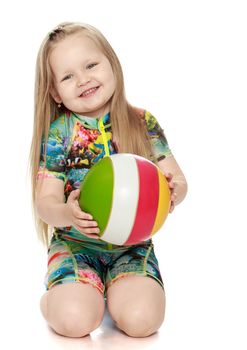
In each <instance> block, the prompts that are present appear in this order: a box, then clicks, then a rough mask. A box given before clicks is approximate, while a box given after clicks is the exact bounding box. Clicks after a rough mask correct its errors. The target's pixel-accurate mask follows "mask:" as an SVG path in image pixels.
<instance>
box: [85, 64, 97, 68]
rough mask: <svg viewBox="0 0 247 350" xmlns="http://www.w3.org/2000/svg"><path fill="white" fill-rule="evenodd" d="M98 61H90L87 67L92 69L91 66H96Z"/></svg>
mask: <svg viewBox="0 0 247 350" xmlns="http://www.w3.org/2000/svg"><path fill="white" fill-rule="evenodd" d="M97 64H98V63H90V64H88V65H87V68H88V69H92V68H93V67H95V66H97Z"/></svg>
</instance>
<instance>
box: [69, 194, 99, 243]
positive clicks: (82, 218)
mask: <svg viewBox="0 0 247 350" xmlns="http://www.w3.org/2000/svg"><path fill="white" fill-rule="evenodd" d="M79 195H80V190H79V189H77V190H74V191H72V192H71V193H70V195H69V197H68V199H67V202H66V205H67V214H68V218H69V221H70V222H71V226H74V227H75V228H76V229H77V230H78V231H79V232H81V233H82V234H83V235H85V236H87V237H89V238H94V239H100V237H99V235H98V234H99V232H100V230H99V227H98V224H97V222H96V221H94V220H93V217H92V215H90V214H88V213H85V212H84V211H82V210H81V208H80V206H79V202H78V198H79Z"/></svg>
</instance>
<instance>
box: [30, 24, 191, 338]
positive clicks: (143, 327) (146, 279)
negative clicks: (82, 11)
mask: <svg viewBox="0 0 247 350" xmlns="http://www.w3.org/2000/svg"><path fill="white" fill-rule="evenodd" d="M40 152H41V155H40ZM116 152H122V153H123V152H125V153H135V154H139V155H141V156H144V157H146V158H148V159H150V160H151V161H153V162H154V163H156V164H157V165H158V166H159V167H160V169H161V170H162V171H163V173H164V176H166V178H167V180H168V182H169V187H170V190H171V208H170V212H172V211H173V209H174V206H175V205H177V204H178V203H180V202H181V201H182V200H183V199H184V197H185V194H186V190H187V185H186V180H185V178H184V175H183V173H182V171H181V169H180V168H179V166H178V164H177V162H176V160H175V159H174V157H173V155H172V153H171V151H170V149H169V146H168V144H167V141H166V138H165V136H164V134H163V131H162V129H161V127H160V125H159V124H158V122H157V120H156V119H155V118H154V116H152V114H151V113H149V112H147V111H144V110H141V109H138V108H135V107H133V106H131V105H130V104H129V103H128V101H127V100H126V97H125V92H124V81H123V73H122V69H121V66H120V63H119V60H118V58H117V56H116V54H115V52H114V51H113V49H112V47H111V46H110V44H109V43H108V41H107V40H106V39H105V38H104V36H103V35H102V34H101V33H100V32H99V31H98V30H97V29H95V28H94V27H92V26H90V25H85V24H78V23H63V24H61V25H59V26H58V27H56V28H55V29H54V30H52V32H50V33H49V34H48V35H47V37H46V38H45V39H44V41H43V43H42V45H41V48H40V51H39V54H38V58H37V68H36V86H35V119H34V132H33V141H32V148H31V168H32V185H33V201H34V210H35V214H36V218H37V228H38V231H39V234H40V237H41V238H42V240H43V241H44V242H45V243H46V245H47V246H48V271H47V274H46V281H45V282H46V288H47V292H46V293H45V295H43V297H42V299H41V311H42V314H43V316H44V317H45V319H46V320H47V322H48V324H49V325H50V326H51V327H52V329H53V330H55V331H56V332H57V333H58V334H61V335H64V336H68V337H82V336H85V335H87V334H89V333H90V332H92V331H93V330H94V329H96V328H97V327H98V326H99V325H100V323H101V321H102V318H103V315H104V308H105V299H106V300H107V306H108V309H109V313H110V315H111V317H112V318H113V320H114V321H115V322H116V325H117V327H119V328H120V329H121V330H123V331H124V332H125V333H126V334H127V335H129V336H133V337H146V336H148V335H151V334H153V333H154V332H156V331H157V330H158V328H159V327H160V325H161V324H162V322H163V319H164V313H165V292H164V287H163V282H162V278H161V275H160V272H159V268H158V262H157V259H156V257H155V254H154V250H153V243H152V241H151V240H148V241H146V242H143V243H141V244H137V245H133V246H129V247H123V246H117V245H109V244H107V243H105V242H103V241H102V240H100V239H99V236H98V233H99V228H98V225H97V222H96V221H95V220H94V218H93V217H92V216H91V215H90V214H89V213H85V212H83V211H81V209H80V207H79V204H78V197H79V194H80V190H79V187H80V183H81V181H82V180H83V178H84V176H85V174H86V173H87V171H88V170H89V169H90V167H91V166H93V165H94V164H95V163H96V162H97V161H98V160H100V159H101V158H102V157H104V156H105V155H109V154H113V153H116ZM49 227H52V228H53V231H52V234H51V236H49V230H48V228H49ZM120 229H121V228H120Z"/></svg>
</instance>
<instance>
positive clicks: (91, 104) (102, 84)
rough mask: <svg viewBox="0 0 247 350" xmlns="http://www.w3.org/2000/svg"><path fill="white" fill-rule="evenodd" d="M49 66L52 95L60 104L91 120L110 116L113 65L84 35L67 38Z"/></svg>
mask: <svg viewBox="0 0 247 350" xmlns="http://www.w3.org/2000/svg"><path fill="white" fill-rule="evenodd" d="M50 66H51V70H52V72H53V76H54V78H53V79H54V88H53V89H52V90H51V95H52V97H53V98H54V100H55V101H56V102H57V103H63V104H64V106H65V107H67V108H68V109H69V110H71V111H73V112H75V113H78V114H82V115H85V116H89V117H100V116H104V115H105V114H106V113H108V112H109V110H110V101H109V100H110V98H111V97H112V95H113V93H114V91H115V87H116V81H115V77H114V75H113V71H112V68H111V65H110V62H109V61H108V59H107V58H106V57H105V56H104V55H103V54H102V53H101V51H100V50H99V49H98V48H97V46H96V45H95V44H94V42H93V41H92V40H90V39H89V38H87V37H86V36H85V35H83V34H82V33H77V34H72V35H70V36H68V37H66V38H65V39H63V40H62V41H61V42H59V43H58V44H56V45H55V47H54V48H53V50H52V52H51V55H50Z"/></svg>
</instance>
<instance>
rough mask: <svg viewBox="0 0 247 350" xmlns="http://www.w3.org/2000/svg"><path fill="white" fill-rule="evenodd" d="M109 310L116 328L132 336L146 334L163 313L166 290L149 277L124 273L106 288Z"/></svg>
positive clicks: (159, 322)
mask: <svg viewBox="0 0 247 350" xmlns="http://www.w3.org/2000/svg"><path fill="white" fill-rule="evenodd" d="M107 304H108V309H109V313H110V314H111V316H112V318H113V320H114V321H115V322H116V325H117V327H119V328H120V329H121V330H123V331H124V332H125V333H126V334H128V335H129V336H132V337H147V336H149V335H151V334H153V333H155V332H156V331H157V330H158V329H159V327H160V326H161V324H162V322H163V320H164V316H165V292H164V290H163V289H162V288H161V286H160V285H159V283H158V282H156V281H155V280H154V279H152V278H150V277H142V276H136V275H135V276H127V277H124V278H121V279H119V280H117V281H116V282H114V283H113V284H112V285H111V286H110V287H109V288H108V290H107Z"/></svg>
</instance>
